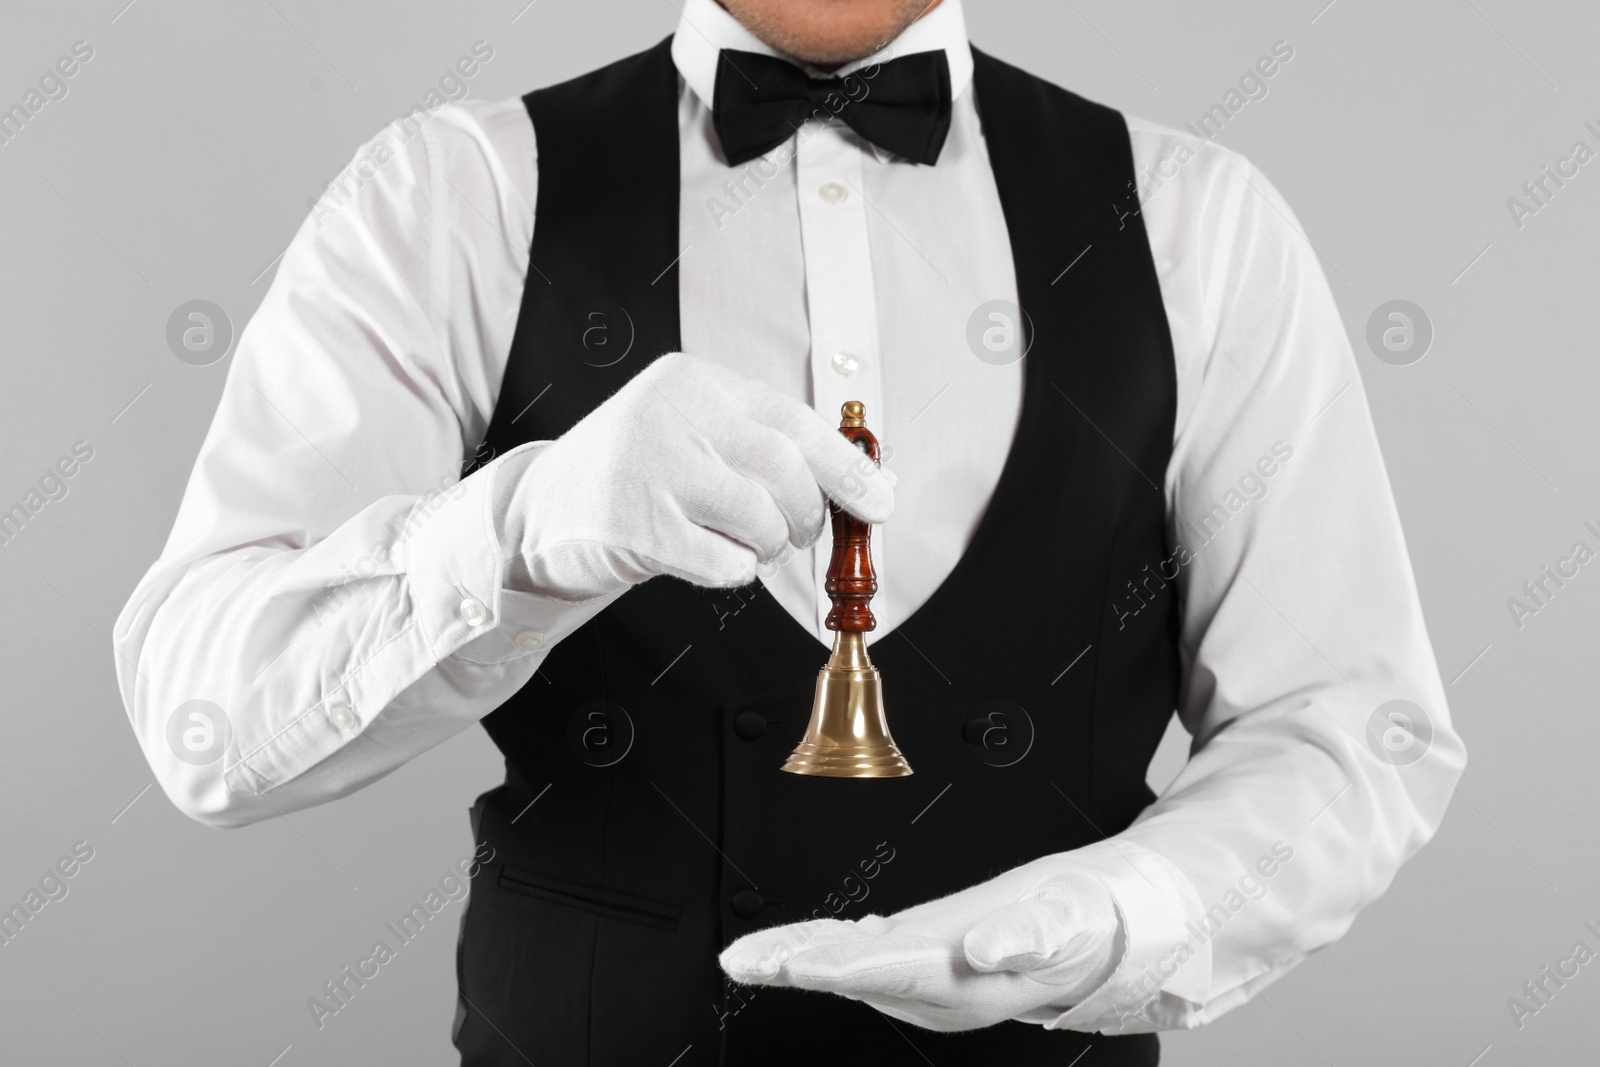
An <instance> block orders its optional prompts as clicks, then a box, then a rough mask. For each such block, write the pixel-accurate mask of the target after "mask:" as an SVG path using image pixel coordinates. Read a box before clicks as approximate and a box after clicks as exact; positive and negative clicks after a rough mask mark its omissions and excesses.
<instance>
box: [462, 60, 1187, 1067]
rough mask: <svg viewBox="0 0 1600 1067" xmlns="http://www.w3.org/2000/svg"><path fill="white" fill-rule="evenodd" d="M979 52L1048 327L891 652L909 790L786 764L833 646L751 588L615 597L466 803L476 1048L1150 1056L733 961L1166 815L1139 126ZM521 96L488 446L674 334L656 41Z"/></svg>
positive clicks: (729, 1054) (1152, 1043)
mask: <svg viewBox="0 0 1600 1067" xmlns="http://www.w3.org/2000/svg"><path fill="white" fill-rule="evenodd" d="M974 58H975V61H976V70H975V73H974V88H975V91H976V93H977V100H978V102H979V104H980V106H981V107H982V109H983V112H984V114H985V115H986V116H987V119H986V123H985V131H986V137H987V141H988V149H989V154H990V159H991V162H992V165H993V168H994V173H995V177H996V180H997V183H998V187H999V192H1000V200H1001V204H1002V206H1003V208H1004V211H1005V216H1006V219H1007V222H1008V228H1009V230H1010V235H1011V245H1012V254H1013V257H1014V262H1015V266H1016V275H1017V282H1018V288H1019V295H1020V301H1021V304H1022V306H1023V307H1024V308H1025V309H1026V310H1027V312H1028V314H1029V315H1030V316H1031V319H1032V324H1033V344H1032V348H1031V349H1030V350H1029V354H1028V355H1027V356H1026V358H1025V364H1026V374H1025V379H1026V384H1025V392H1024V397H1023V405H1022V415H1021V422H1020V426H1019V428H1018V430H1017V436H1016V439H1015V442H1014V444H1013V445H1012V449H1011V453H1010V455H1009V457H1008V459H1007V462H1006V464H1005V467H1004V471H1003V473H1002V475H1001V477H1000V481H999V484H998V487H997V488H996V490H995V493H994V496H993V499H992V501H991V503H990V505H989V508H988V511H987V512H986V513H985V516H984V518H983V520H982V523H981V524H980V526H979V528H978V531H977V533H976V535H975V537H974V539H973V541H972V544H971V546H970V547H969V549H968V550H967V552H966V555H965V556H964V557H963V558H962V559H961V561H960V562H959V564H958V565H957V566H956V568H955V570H954V571H953V572H952V573H951V574H950V576H949V577H948V578H947V579H946V580H945V581H944V583H943V584H942V585H941V586H940V587H939V588H938V590H937V591H936V592H935V593H934V594H933V596H932V597H931V598H930V599H929V600H928V601H927V603H925V604H924V605H923V606H922V607H921V608H920V609H919V610H917V611H916V612H915V613H914V614H913V615H912V616H911V617H910V618H909V619H907V620H906V622H905V623H904V624H903V625H902V626H900V627H899V628H898V629H896V630H895V631H894V632H893V633H890V634H888V635H886V636H885V637H884V638H883V639H882V640H881V641H879V642H877V643H876V644H874V645H873V646H872V658H873V660H874V661H875V663H876V664H877V666H878V667H879V669H880V670H881V671H882V674H883V678H884V692H885V699H886V705H887V707H888V712H889V719H890V724H891V726H892V728H893V731H894V736H895V739H896V741H897V742H898V743H899V745H900V747H901V749H902V750H903V751H904V752H905V754H906V757H907V759H908V760H909V761H910V762H911V765H912V767H913V768H914V769H915V771H916V773H915V774H914V775H913V776H911V777H908V778H900V779H884V780H870V781H863V780H849V779H827V778H813V777H802V776H797V775H790V774H784V773H781V772H780V771H779V769H778V768H779V767H780V766H781V765H782V763H783V761H784V759H785V757H786V756H787V755H788V753H789V751H790V750H791V749H792V748H793V747H794V745H795V743H796V742H797V741H798V740H799V739H800V736H801V734H802V732H803V731H804V729H805V726H806V720H807V717H808V713H809V709H810V701H811V697H812V692H813V689H814V685H815V680H816V676H817V671H818V669H819V668H820V667H821V666H822V664H823V662H824V660H825V659H826V649H825V648H824V646H823V645H822V644H821V643H820V642H818V641H817V639H816V638H815V637H813V636H812V635H811V634H810V633H808V632H807V631H806V630H805V629H804V628H802V627H801V626H800V625H798V624H797V623H796V622H795V621H794V620H793V619H792V618H791V617H790V616H789V615H788V614H787V613H786V612H785V611H784V610H783V609H782V608H781V607H779V606H778V604H777V602H776V601H774V600H773V598H772V596H771V595H770V594H769V593H767V592H765V591H764V590H762V589H761V588H760V587H759V583H757V585H756V586H754V587H752V588H747V589H743V590H739V591H736V592H725V591H712V590H704V589H698V588H695V587H693V586H691V585H689V584H688V583H685V582H682V581H678V580H676V579H669V578H657V579H655V580H653V581H650V582H646V583H645V584H643V585H641V586H639V587H637V588H635V589H633V590H631V591H630V592H628V593H627V594H625V595H624V596H622V597H621V598H620V599H618V600H617V601H616V602H615V603H613V604H612V605H610V606H609V607H608V608H607V609H606V610H605V611H604V612H602V613H601V614H600V615H598V616H596V617H595V618H594V619H593V620H591V621H590V622H589V623H588V624H587V625H585V626H584V627H583V628H582V629H581V630H579V631H578V632H577V633H575V634H574V635H572V636H571V637H569V638H568V639H566V640H565V641H563V642H561V643H560V644H559V645H558V646H557V647H556V648H554V649H553V650H552V651H551V652H550V654H549V656H548V658H547V659H546V660H545V661H544V663H543V665H542V666H541V668H540V670H539V671H538V673H537V674H536V675H535V676H534V677H533V679H532V680H530V681H529V682H528V684H527V685H526V686H525V687H524V688H523V689H522V691H521V692H520V693H518V694H517V695H516V696H515V697H513V698H512V699H511V700H509V701H508V702H507V703H506V704H505V705H504V706H503V707H501V708H500V709H499V710H497V711H495V712H494V713H493V714H492V715H490V716H488V717H487V718H486V719H485V720H484V726H485V727H486V728H487V729H488V731H489V734H490V736H491V737H493V738H494V741H495V743H496V744H497V745H499V747H500V749H501V751H502V752H503V753H504V754H505V758H506V783H505V785H503V786H501V787H500V788H498V789H495V790H493V791H491V792H489V793H486V794H485V795H484V796H482V797H480V798H479V799H478V802H477V804H476V805H475V806H474V808H473V812H472V821H473V828H474V833H475V835H476V840H479V841H485V842H487V843H489V844H490V845H491V846H492V847H493V848H494V849H495V853H496V855H495V859H494V860H493V861H492V862H491V863H490V864H488V865H487V867H486V869H485V870H484V872H483V873H482V874H481V875H480V876H479V877H478V878H477V879H476V884H475V886H474V888H473V893H472V899H471V903H470V905H469V907H468V910H467V913H466V915H465V917H464V920H463V927H462V936H461V944H460V948H459V951H458V971H459V979H460V987H461V994H462V995H461V1000H460V1004H459V1010H458V1013H457V1020H456V1032H455V1042H456V1045H457V1047H458V1048H459V1049H460V1050H461V1052H462V1055H463V1063H465V1064H471V1065H479V1064H521V1063H525V1062H532V1063H535V1064H538V1065H539V1067H551V1065H554V1067H567V1065H574V1064H592V1065H596V1067H602V1065H606V1067H609V1065H624V1064H625V1065H630V1067H632V1065H649V1064H656V1065H658V1067H667V1065H668V1064H674V1065H675V1067H710V1065H714V1064H724V1065H728V1067H752V1065H760V1067H775V1065H782V1064H790V1063H794V1064H801V1063H805V1064H810V1063H820V1062H827V1063H837V1064H854V1063H861V1064H871V1065H873V1067H892V1065H899V1064H906V1065H912V1064H915V1065H921V1064H924V1063H925V1062H927V1061H931V1062H933V1063H936V1064H939V1065H940V1067H956V1065H960V1064H986V1065H990V1064H1007V1065H1029V1064H1046V1063H1049V1064H1066V1063H1069V1062H1074V1061H1075V1058H1076V1057H1077V1056H1078V1055H1079V1054H1080V1053H1082V1052H1083V1051H1084V1049H1085V1048H1086V1047H1088V1046H1093V1050H1094V1051H1093V1055H1092V1057H1091V1058H1090V1059H1089V1060H1088V1061H1087V1062H1088V1063H1089V1064H1092V1065H1094V1067H1110V1065H1113V1064H1153V1063H1155V1062H1156V1059H1157V1055H1158V1048H1157V1045H1156V1039H1155V1038H1154V1036H1151V1035H1143V1036H1122V1037H1099V1036H1094V1035H1085V1034H1078V1033H1073V1032H1069V1031H1047V1030H1045V1029H1043V1028H1042V1027H1038V1026H1032V1025H1026V1024H1022V1023H1014V1022H1008V1023H1003V1024H1001V1025H999V1026H996V1027H991V1028H989V1029H986V1030H979V1031H972V1032H968V1033H962V1034H939V1033H933V1032H930V1031H925V1030H921V1029H918V1028H916V1027H913V1026H908V1025H906V1024H904V1023H897V1022H893V1021H891V1020H889V1019H888V1018H887V1017H885V1016H882V1015H880V1014H879V1013H877V1012H876V1011H874V1010H873V1009H871V1008H868V1007H866V1006H864V1005H862V1004H860V1003H858V1002H855V1001H852V1000H848V999H845V998H842V997H836V996H832V995H824V994H817V993H803V992H799V991H795V990H788V989H773V988H754V989H751V988H741V987H733V986H731V984H730V983H728V982H727V981H726V980H725V978H724V977H723V975H722V973H721V970H720V969H719V967H718V965H717V954H718V952H719V951H720V950H721V949H722V948H723V947H724V946H726V945H727V944H728V943H729V942H731V941H732V940H733V939H734V938H736V937H738V936H740V935H741V934H744V933H747V932H749V931H751V930H755V929H759V928H761V927H764V926H770V925H774V924H778V923H787V922H794V921H798V920H801V919H805V918H807V917H812V916H837V917H841V918H853V917H857V916H860V915H863V914H867V913H869V912H874V913H878V914H889V913H892V912H894V911H897V910H899V909H902V908H906V907H910V906H911V905H914V904H918V903H921V902H923V901H927V900H931V899H933V898H935V897H939V896H943V895H945V894H948V893H951V892H954V891H956V890H959V889H963V888H966V887H968V886H971V885H975V884H977V883H979V882H981V881H984V880H986V879H988V878H990V877H992V876H994V875H996V874H999V873H1000V872H1002V871H1005V870H1007V869H1009V868H1011V867H1014V866H1016V865H1018V864H1020V863H1024V862H1026V861H1028V860H1031V859H1034V858H1036V857H1038V856H1041V855H1045V854H1047V853H1054V852H1063V851H1066V850H1068V849H1072V848H1076V847H1079V846H1082V845H1085V844H1088V843H1090V842H1094V841H1098V840H1100V839H1102V838H1103V837H1105V836H1106V835H1108V834H1114V833H1116V832H1118V831H1120V830H1122V829H1123V828H1125V827H1126V826H1127V825H1128V824H1129V823H1130V822H1131V821H1132V820H1133V818H1134V817H1135V816H1136V815H1137V814H1138V813H1139V811H1140V810H1141V809H1143V808H1144V807H1145V806H1146V805H1147V804H1148V803H1150V801H1151V800H1152V799H1153V796H1152V794H1151V793H1150V792H1149V790H1148V789H1147V788H1146V786H1145V782H1144V776H1145V771H1146V768H1147V767H1148V765H1149V762H1150V758H1151V756H1152V754H1153V753H1154V752H1155V749H1156V746H1157V744H1158V743H1159V741H1160V739H1161V737H1162V733H1163V731H1164V730H1165V727H1166V725H1167V722H1168V720H1169V718H1170V717H1171V714H1172V710H1173V708H1174V706H1175V703H1176V696H1177V685H1178V670H1179V668H1178V650H1177V643H1176V637H1177V614H1176V606H1175V602H1174V598H1173V596H1172V594H1171V591H1170V590H1168V591H1163V590H1155V591H1153V595H1155V596H1156V597H1157V604H1156V607H1157V609H1158V610H1156V611H1153V612H1151V613H1150V616H1153V620H1152V618H1151V617H1149V616H1146V613H1145V612H1141V613H1140V614H1141V619H1140V625H1138V626H1136V627H1135V626H1130V627H1128V628H1126V629H1119V626H1120V624H1119V621H1118V612H1117V611H1116V610H1114V609H1113V607H1112V601H1113V598H1114V594H1115V593H1116V592H1117V591H1118V590H1119V589H1120V588H1121V586H1122V585H1123V583H1124V582H1125V581H1126V580H1127V579H1132V578H1134V577H1136V576H1137V575H1139V573H1140V571H1141V569H1142V568H1143V567H1144V565H1145V564H1147V563H1150V562H1152V561H1158V560H1162V559H1165V558H1167V556H1168V555H1169V554H1170V552H1169V551H1168V548H1167V544H1166V536H1165V533H1164V531H1165V505H1164V499H1163V494H1162V492H1161V489H1160V488H1159V483H1160V479H1161V477H1162V474H1163V472H1164V471H1165V470H1166V467H1167V461H1168V458H1169V456H1170V452H1171V447H1172V433H1173V424H1174V418H1175V409H1176V401H1175V394H1176V384H1175V375H1174V368H1173V354H1172V343H1171V338H1170V336H1169V333H1168V326H1167V320H1166V314H1165V311H1164V308H1163V305H1162V301H1161V293H1160V289H1159V287H1158V284H1157V276H1156V270H1155V266H1154V263H1153V261H1152V258H1151V254H1150V249H1149V244H1148V240H1147V238H1146V236H1145V232H1144V227H1143V223H1142V220H1141V219H1140V217H1139V215H1138V214H1137V213H1136V205H1134V204H1133V202H1132V200H1131V199H1130V194H1131V190H1132V189H1133V184H1132V182H1133V163H1132V157H1131V150H1130V146H1129V141H1128V135H1127V128H1126V126H1125V124H1124V122H1123V119H1122V118H1121V116H1120V115H1119V114H1118V113H1117V112H1115V111H1111V110H1109V109H1106V108H1103V107H1101V106H1099V105H1096V104H1092V103H1089V102H1087V101H1085V100H1083V99H1081V98H1079V97H1077V96H1074V95H1072V94H1071V93H1068V92H1065V91H1063V90H1061V89H1058V88H1056V87H1054V86H1052V85H1049V84H1047V83H1046V82H1043V81H1041V80H1039V79H1037V78H1035V77H1033V76H1031V75H1028V74H1025V73H1023V72H1021V71H1019V70H1017V69H1016V68H1013V67H1010V66H1007V65H1006V64H1003V63H1001V62H999V61H998V60H995V59H992V58H990V57H988V56H986V55H983V54H982V53H976V52H975V54H974ZM525 99H526V103H527V107H528V111H529V113H530V115H531V116H532V119H533V124H534V128H535V131H536V135H537V140H538V149H539V190H538V204H537V215H536V224H535V231H534V237H533V247H532V255H531V259H532V267H531V268H530V269H529V272H528V282H527V285H526V289H525V293H524V297H523V303H522V309H521V317H520V319H519V321H518V323H517V330H516V336H515V341H514V343H513V345H512V349H511V356H510V362H509V364H508V366H507V368H506V374H505V380H504V385H503V387H502V391H501V394H500V399H499V403H498V405H497V407H496V410H495V414H494V417H493V420H492V422H491V424H490V427H489V432H488V436H487V441H486V448H485V449H483V450H481V452H480V455H481V456H489V455H494V454H498V453H502V452H504V451H506V450H507V449H509V448H512V447H515V446H516V445H518V444H521V443H523V442H525V441H532V440H543V439H550V438H554V437H558V436H560V435H561V434H562V433H564V432H565V431H566V430H567V429H569V428H570V427H571V426H572V425H573V424H574V423H576V422H577V421H578V420H579V419H581V418H582V417H583V416H584V415H586V414H587V413H588V412H589V411H591V410H592V409H593V408H595V407H596V406H597V405H599V404H600V403H602V402H603V401H604V400H605V399H606V398H607V397H608V396H610V395H611V394H612V393H614V392H615V391H616V390H617V389H618V388H619V387H621V386H622V384H623V383H624V382H626V381H627V380H628V379H629V378H630V377H631V376H632V375H634V374H636V373H638V372H639V371H640V370H642V369H643V368H644V367H645V366H646V365H647V364H648V363H649V362H650V361H651V360H652V359H654V358H655V357H657V356H659V355H661V354H663V353H665V352H669V351H673V350H675V349H677V348H678V347H679V325H678V323H679V319H678V268H677V266H676V260H677V257H678V254H679V245H678V211H679V203H678V196H679V190H678V184H679V164H678V121H677V100H678V75H677V71H676V69H675V68H674V65H673V62H672V59H671V56H670V53H669V51H668V42H663V43H662V44H661V45H660V46H658V47H656V48H653V49H651V50H649V51H648V52H644V53H641V54H639V55H636V56H633V57H631V58H628V59H625V60H622V61H621V62H619V63H615V64H613V65H611V66H608V67H606V68H604V69H602V70H599V71H596V72H594V73H592V74H588V75H585V76H584V77H581V78H578V79H575V80H573V81H570V82H567V83H564V84H562V85H557V86H554V87H552V88H548V89H543V90H540V91H537V92H534V93H530V94H529V95H528V96H527V97H526V98H525ZM908 165H910V164H908ZM1130 208H1132V209H1134V210H1130ZM1085 249H1088V251H1087V252H1085ZM1080 255H1081V256H1082V258H1081V260H1080V259H1078V257H1079V256H1080ZM1074 261H1076V263H1075V265H1074V266H1073V267H1072V269H1071V270H1067V271H1065V273H1063V270H1064V268H1066V267H1067V266H1068V264H1072V263H1074ZM794 298H795V296H794V294H782V296H781V299H794ZM596 330H598V331H599V333H596V332H595V331H596ZM952 343H954V344H963V343H965V342H964V340H963V339H960V338H957V339H953V341H952ZM623 353H625V354H623ZM619 356H620V357H621V358H618V357H619ZM535 400H537V403H534V401H535ZM530 405H531V406H530ZM824 414H825V415H828V416H830V417H831V415H832V413H831V412H825V413H824ZM891 521H892V520H891ZM1152 622H1153V624H1152ZM1080 654H1081V655H1080ZM1069 664H1070V665H1071V669H1067V668H1068V666H1069ZM975 720H976V721H975ZM674 1057H679V1058H678V1059H674Z"/></svg>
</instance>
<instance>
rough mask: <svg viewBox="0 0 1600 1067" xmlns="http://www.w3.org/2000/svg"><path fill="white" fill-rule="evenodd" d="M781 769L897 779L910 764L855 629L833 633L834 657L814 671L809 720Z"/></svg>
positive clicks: (801, 772) (879, 679)
mask: <svg viewBox="0 0 1600 1067" xmlns="http://www.w3.org/2000/svg"><path fill="white" fill-rule="evenodd" d="M783 769H784V770H786V771H788V772H790V773H791V774H819V775H824V776H826V777H830V778H901V777H904V776H905V775H908V774H910V773H911V765H910V764H909V763H907V762H906V760H905V757H904V756H902V755H901V754H900V749H899V748H898V747H897V746H896V745H895V743H894V738H892V737H890V736H889V724H888V721H887V720H886V719H885V718H884V715H883V680H882V679H881V678H880V677H879V676H878V670H877V668H876V667H874V666H873V665H872V661H871V660H870V659H868V658H867V644H866V641H865V640H863V638H862V636H861V634H859V633H844V632H838V633H835V634H834V635H833V655H831V656H829V657H828V664H827V666H825V667H823V668H822V670H821V671H820V672H819V673H818V674H817V695H816V699H815V700H814V701H813V702H812V704H811V723H810V725H809V726H807V727H806V736H805V737H804V738H803V739H802V740H801V742H800V744H799V745H797V746H796V747H795V750H794V753H793V754H792V755H790V757H789V760H788V762H787V763H785V764H784V765H783Z"/></svg>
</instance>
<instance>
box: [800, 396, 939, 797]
mask: <svg viewBox="0 0 1600 1067" xmlns="http://www.w3.org/2000/svg"><path fill="white" fill-rule="evenodd" d="M865 415H866V408H865V407H864V406H863V405H862V403H861V401H859V400H851V401H848V402H847V403H846V404H845V405H844V409H843V418H842V419H841V420H840V422H839V432H840V433H842V434H844V436H845V437H847V438H849V439H850V441H851V442H852V443H853V444H855V445H856V447H858V448H860V449H861V450H862V451H863V452H865V453H866V454H867V455H868V456H870V457H871V458H872V462H873V463H878V462H879V459H878V439H877V438H876V437H874V436H873V435H872V431H870V430H868V429H867V427H866V420H865ZM828 509H829V511H831V512H832V514H833V556H832V557H831V558H830V559H829V561H828V577H827V581H826V582H825V583H824V584H823V589H824V590H826V592H827V594H828V599H830V600H831V601H833V609H832V610H831V611H829V612H828V617H827V619H826V620H825V621H824V623H823V625H825V626H826V627H827V628H828V629H830V630H832V631H833V632H834V636H833V653H832V655H830V656H829V657H828V662H827V665H826V666H824V667H823V668H822V670H821V672H819V673H818V675H817V695H816V698H815V699H814V700H813V701H812V704H811V722H810V724H809V725H808V726H807V727H806V735H805V737H804V738H802V739H801V741H800V744H798V745H796V746H795V750H794V752H793V753H792V754H791V755H790V756H789V759H788V762H786V763H785V764H784V765H783V769H784V770H786V771H788V772H789V773H790V774H816V775H822V776H824V777H828V778H903V777H905V776H906V775H908V774H910V773H911V765H910V764H909V763H907V762H906V759H905V757H904V756H902V755H901V754H900V748H899V746H897V745H896V744H895V743H894V738H893V737H890V736H889V723H888V720H887V719H885V717H884V714H883V680H882V678H880V677H879V675H878V670H877V668H876V667H874V666H873V665H872V660H871V659H870V658H868V656H867V642H866V639H865V638H864V637H863V636H862V635H863V634H865V633H866V632H867V631H869V630H872V629H875V628H876V627H877V625H878V621H877V619H875V618H873V616H872V604H871V601H872V595H873V594H874V593H876V592H877V591H878V579H877V577H876V576H875V575H874V574H873V572H872V552H871V537H872V526H871V525H870V524H869V523H866V522H863V521H862V520H861V519H858V518H856V517H855V516H854V515H851V514H850V513H849V512H847V511H845V510H844V509H843V508H841V507H839V505H837V504H835V503H833V502H832V501H829V503H828Z"/></svg>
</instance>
